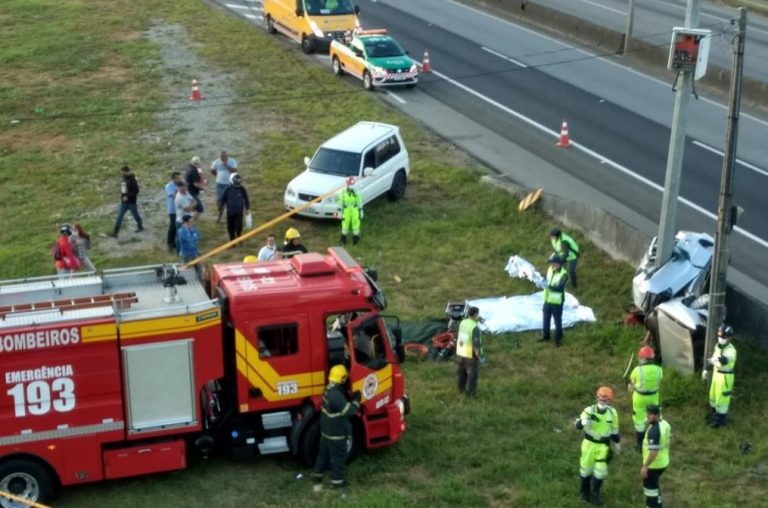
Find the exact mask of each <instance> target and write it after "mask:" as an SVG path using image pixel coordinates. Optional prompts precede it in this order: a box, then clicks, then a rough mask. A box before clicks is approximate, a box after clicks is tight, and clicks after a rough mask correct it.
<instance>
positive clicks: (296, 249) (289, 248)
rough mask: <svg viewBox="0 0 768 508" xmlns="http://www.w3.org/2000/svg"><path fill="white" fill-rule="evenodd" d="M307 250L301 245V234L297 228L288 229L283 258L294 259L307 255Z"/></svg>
mask: <svg viewBox="0 0 768 508" xmlns="http://www.w3.org/2000/svg"><path fill="white" fill-rule="evenodd" d="M306 252H308V251H307V248H306V247H304V244H302V243H301V234H300V233H299V230H298V229H296V228H288V231H286V232H285V242H283V249H282V256H283V257H284V258H292V257H293V256H295V255H296V254H303V253H306Z"/></svg>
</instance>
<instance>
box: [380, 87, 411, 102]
mask: <svg viewBox="0 0 768 508" xmlns="http://www.w3.org/2000/svg"><path fill="white" fill-rule="evenodd" d="M384 92H386V94H387V95H389V96H390V97H392V98H393V99H395V100H396V101H397V102H399V103H400V104H407V102H405V99H403V98H402V97H400V96H399V95H397V94H396V93H392V92H390V91H389V90H384Z"/></svg>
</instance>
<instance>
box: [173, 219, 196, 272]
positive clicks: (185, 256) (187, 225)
mask: <svg viewBox="0 0 768 508" xmlns="http://www.w3.org/2000/svg"><path fill="white" fill-rule="evenodd" d="M199 241H200V232H199V231H198V230H197V228H196V227H195V224H194V219H193V218H192V216H191V215H185V216H184V217H182V218H181V227H180V228H179V235H178V237H177V239H176V242H177V243H178V246H179V257H181V261H182V262H183V263H189V262H190V261H192V260H193V259H195V258H196V257H198V256H199V255H200V254H199V251H198V248H197V244H198V242H199ZM195 271H196V272H197V273H198V275H199V274H200V268H199V266H198V265H195Z"/></svg>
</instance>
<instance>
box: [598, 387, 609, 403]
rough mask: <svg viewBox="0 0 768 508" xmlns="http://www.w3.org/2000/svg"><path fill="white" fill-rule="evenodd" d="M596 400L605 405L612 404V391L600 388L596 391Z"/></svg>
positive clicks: (607, 388)
mask: <svg viewBox="0 0 768 508" xmlns="http://www.w3.org/2000/svg"><path fill="white" fill-rule="evenodd" d="M597 398H598V400H601V401H603V402H606V403H610V402H613V389H611V387H609V386H601V387H600V388H598V389H597Z"/></svg>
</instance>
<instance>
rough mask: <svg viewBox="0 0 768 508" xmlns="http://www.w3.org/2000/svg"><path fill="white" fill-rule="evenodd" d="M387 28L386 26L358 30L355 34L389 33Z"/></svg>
mask: <svg viewBox="0 0 768 508" xmlns="http://www.w3.org/2000/svg"><path fill="white" fill-rule="evenodd" d="M387 33H389V32H387V29H386V28H376V29H374V30H357V31H356V32H355V34H357V35H387Z"/></svg>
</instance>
